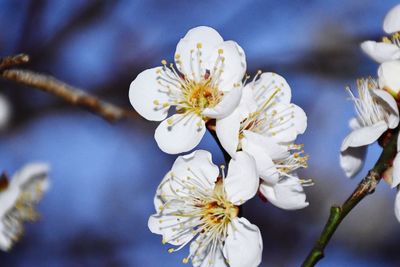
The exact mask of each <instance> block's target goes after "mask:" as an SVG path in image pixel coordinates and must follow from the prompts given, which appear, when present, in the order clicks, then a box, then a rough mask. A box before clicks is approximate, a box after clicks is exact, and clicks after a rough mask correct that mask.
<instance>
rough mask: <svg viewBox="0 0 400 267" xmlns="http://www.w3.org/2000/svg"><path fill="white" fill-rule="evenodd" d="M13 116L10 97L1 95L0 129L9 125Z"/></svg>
mask: <svg viewBox="0 0 400 267" xmlns="http://www.w3.org/2000/svg"><path fill="white" fill-rule="evenodd" d="M10 116H11V107H10V103H9V102H8V99H7V98H5V97H4V96H3V95H0V129H4V128H6V127H7V124H8V122H9V120H10Z"/></svg>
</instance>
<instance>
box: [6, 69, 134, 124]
mask: <svg viewBox="0 0 400 267" xmlns="http://www.w3.org/2000/svg"><path fill="white" fill-rule="evenodd" d="M0 75H1V77H2V78H4V79H6V80H10V81H14V82H17V83H19V84H23V85H27V86H31V87H34V88H37V89H39V90H42V91H45V92H48V93H50V94H53V95H55V96H58V97H60V98H62V99H64V100H65V101H66V102H68V103H70V104H72V105H76V106H80V107H83V108H86V109H88V110H90V111H91V112H93V113H95V114H97V115H99V116H101V117H102V118H104V119H106V120H107V121H109V122H115V121H118V120H121V119H124V118H127V117H134V116H136V113H134V112H133V111H130V110H125V109H123V108H120V107H118V106H116V105H113V104H110V103H107V102H105V101H102V100H100V99H98V98H97V97H95V96H92V95H89V94H87V93H85V92H84V91H83V90H81V89H79V88H76V87H73V86H71V85H68V84H66V83H64V82H62V81H60V80H57V79H56V78H54V77H52V76H50V75H45V74H41V73H37V72H33V71H30V70H21V69H10V70H4V71H3V72H1V74H0Z"/></svg>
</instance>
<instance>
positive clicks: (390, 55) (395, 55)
mask: <svg viewBox="0 0 400 267" xmlns="http://www.w3.org/2000/svg"><path fill="white" fill-rule="evenodd" d="M361 49H362V50H363V51H364V53H365V54H367V55H368V56H369V57H370V58H372V59H373V60H375V61H376V62H378V63H383V62H386V61H391V60H396V59H399V58H400V48H399V47H398V46H397V45H394V44H389V43H383V42H375V41H365V42H363V43H361Z"/></svg>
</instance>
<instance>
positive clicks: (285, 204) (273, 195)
mask: <svg viewBox="0 0 400 267" xmlns="http://www.w3.org/2000/svg"><path fill="white" fill-rule="evenodd" d="M260 192H261V193H262V194H263V195H264V196H265V197H266V198H267V200H268V201H269V202H271V203H272V204H273V205H275V206H276V207H278V208H281V209H285V210H297V209H303V208H305V207H307V206H308V205H309V203H308V202H307V201H306V194H305V193H304V190H303V187H302V185H301V182H300V180H299V179H298V178H294V177H287V178H285V179H284V180H282V181H280V182H278V183H276V184H274V185H269V184H267V183H265V182H262V183H261V184H260Z"/></svg>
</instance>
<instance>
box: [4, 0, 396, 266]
mask: <svg viewBox="0 0 400 267" xmlns="http://www.w3.org/2000/svg"><path fill="white" fill-rule="evenodd" d="M395 4H397V1H375V0H358V1H345V0H342V1H338V0H335V1H333V0H332V1H326V0H324V1H322V0H309V1H289V0H282V1H279V2H278V1H271V0H269V1H261V0H260V1H249V0H246V1H244V0H243V1H207V0H205V1H184V0H181V1H153V0H147V1H89V0H88V1H61V0H60V1H50V0H47V1H45V0H31V1H28V0H18V1H15V0H1V1H0V57H1V56H6V55H10V54H16V53H21V52H24V53H28V54H29V55H30V56H31V62H30V63H29V64H27V65H26V66H23V68H28V69H31V70H35V71H39V72H44V73H48V74H52V75H54V76H55V77H57V78H58V79H61V80H63V81H65V82H67V83H69V84H71V85H75V86H78V87H81V88H83V89H84V90H87V91H88V92H90V93H93V94H96V95H98V96H100V97H102V98H103V99H105V100H107V101H110V102H112V103H115V104H118V105H120V106H123V107H126V108H130V104H129V100H128V88H129V84H130V82H131V81H132V80H133V79H134V78H135V77H136V76H137V74H138V73H139V72H141V71H142V70H144V69H146V68H149V67H153V66H157V65H159V64H160V60H161V59H164V58H165V59H167V60H171V59H172V58H173V54H174V51H175V46H176V44H177V42H178V40H179V38H181V37H182V36H183V35H184V34H185V33H186V32H187V31H188V30H189V29H190V28H192V27H195V26H198V25H209V26H212V27H214V28H215V29H217V30H218V31H219V32H220V34H221V35H222V36H223V37H224V38H225V39H226V40H229V39H232V40H235V41H237V42H238V43H239V44H240V45H241V46H242V47H243V49H244V50H245V52H246V55H247V63H248V66H249V70H248V73H250V74H254V73H255V72H256V71H257V70H258V69H262V70H263V71H274V72H277V73H279V74H281V75H282V76H284V77H285V78H286V79H287V81H288V82H289V84H290V85H291V87H292V94H293V102H294V103H296V104H297V105H299V106H301V107H302V108H303V109H304V110H305V111H306V113H307V115H308V125H309V126H308V129H307V131H306V133H305V134H304V135H303V136H301V137H300V138H299V142H300V143H304V144H305V149H306V152H307V153H308V154H309V155H310V161H309V168H308V169H307V170H306V171H304V172H303V173H302V176H304V177H305V178H312V179H314V181H315V186H313V187H308V188H306V191H307V195H308V199H309V202H310V206H309V207H308V208H306V209H304V210H300V211H284V210H280V209H278V208H275V207H274V206H272V205H270V204H265V203H263V202H261V201H260V200H259V199H258V198H255V199H253V200H252V201H250V202H249V203H247V204H246V205H245V217H247V218H248V219H249V220H250V221H251V222H253V223H254V224H256V225H258V226H259V227H260V228H261V231H262V235H263V240H264V255H263V264H262V266H278V267H280V266H289V267H291V266H299V265H300V264H301V262H302V260H303V259H304V258H305V256H306V254H307V253H308V251H309V250H310V248H311V246H312V245H313V242H314V240H315V239H316V237H317V235H318V234H319V233H320V231H321V229H322V226H323V224H324V223H325V221H326V219H327V216H328V212H329V207H330V206H331V205H332V204H334V203H341V202H342V201H344V200H345V198H347V196H348V195H349V194H350V193H351V191H352V190H353V188H354V187H355V186H356V184H357V183H358V181H359V180H360V178H361V176H362V175H365V174H366V169H367V168H366V169H365V170H364V171H363V172H362V173H361V174H360V175H359V176H358V177H356V178H355V179H353V180H349V179H347V178H346V177H345V176H344V174H343V173H342V171H341V169H340V167H339V162H338V155H339V147H340V143H341V141H342V139H343V138H344V137H345V135H346V134H347V133H348V131H349V130H348V126H347V121H348V119H350V118H351V117H352V116H353V114H354V113H353V105H352V103H351V102H350V101H348V100H347V95H346V92H345V90H344V88H345V86H347V85H349V86H352V87H353V88H354V85H355V79H356V78H357V77H361V76H368V75H375V73H376V70H377V67H378V66H377V64H375V63H374V62H372V60H369V59H368V58H367V57H366V56H365V55H363V54H362V52H361V51H360V49H359V43H360V42H361V41H362V40H366V39H379V38H380V37H381V36H382V35H383V31H382V26H381V25H382V20H383V17H384V15H385V13H386V12H387V11H388V10H389V9H390V8H391V7H392V6H394V5H395ZM0 95H1V96H2V97H3V98H4V99H6V101H8V105H9V108H10V117H9V120H8V123H7V124H6V126H3V128H2V129H1V131H0V137H1V138H0V167H1V170H5V171H7V172H8V173H9V174H12V173H14V171H15V170H17V169H18V168H20V167H21V166H22V165H24V164H26V163H28V162H32V161H45V162H49V163H50V164H51V168H52V169H51V181H52V188H51V190H50V191H49V192H48V193H47V194H46V195H45V197H44V199H43V201H42V202H41V203H40V205H39V207H38V209H39V211H40V213H41V215H42V216H41V220H40V221H39V222H37V223H34V224H27V225H26V231H25V235H24V237H23V238H22V240H21V241H20V242H19V243H18V244H17V245H16V246H15V247H14V249H13V250H12V251H11V252H10V253H3V252H0V266H2V267H3V266H6V267H8V266H38V267H41V266H100V267H102V266H146V267H147V266H148V267H153V266H154V267H157V266H182V265H183V264H182V263H181V259H182V258H183V257H185V256H186V255H187V254H186V253H187V250H185V251H181V252H177V253H174V254H169V253H168V252H167V249H168V246H164V245H162V244H161V237H160V236H157V235H153V234H151V233H150V231H149V230H148V228H147V219H148V217H149V216H150V215H151V214H152V213H154V207H153V196H154V193H155V189H156V187H157V185H158V183H159V181H160V180H161V178H162V176H163V175H164V174H165V173H166V172H167V171H168V170H169V168H170V167H171V165H172V163H173V161H174V160H175V158H176V157H175V156H173V155H166V154H164V153H162V152H161V151H160V150H159V149H158V147H157V145H156V143H155V141H154V139H153V133H154V129H155V127H156V126H157V123H152V122H148V121H145V120H144V119H142V118H140V117H139V116H138V117H137V118H136V119H131V120H126V121H123V122H118V123H115V124H109V123H107V122H106V121H104V120H102V119H101V118H99V117H98V116H96V115H93V114H91V113H89V112H86V111H85V110H82V109H80V108H77V107H74V106H70V105H67V104H65V103H64V102H63V101H62V100H60V99H58V98H55V97H53V96H51V95H48V94H46V93H43V92H40V91H37V90H35V89H31V88H27V87H24V86H20V85H17V84H14V83H10V82H6V81H4V80H1V81H0ZM199 148H203V149H208V150H211V151H212V152H213V154H214V162H216V163H218V164H221V163H222V162H223V158H222V155H221V153H220V152H219V150H218V148H217V146H216V145H215V143H214V141H213V140H212V138H211V137H210V136H206V138H204V139H203V141H202V143H201V144H200V146H199ZM378 155H379V147H378V146H376V145H375V146H373V147H372V148H371V149H370V150H369V153H368V160H367V164H366V166H367V167H368V166H372V164H373V163H374V161H375V160H376V159H377V157H378ZM394 195H395V192H394V191H393V190H390V188H389V186H387V185H386V184H385V183H381V184H380V185H379V187H378V189H377V190H376V193H375V194H373V195H371V196H369V197H367V199H365V200H364V201H363V202H362V203H361V204H360V205H359V206H358V207H357V208H356V209H355V210H354V211H353V212H352V213H351V214H350V216H349V217H348V218H347V219H346V220H345V221H344V223H343V224H342V226H341V227H340V228H339V230H338V232H337V233H336V235H335V236H334V238H333V240H332V242H331V243H330V244H329V246H328V248H327V251H326V258H325V259H324V260H322V261H321V262H320V264H319V265H318V266H325V267H327V266H383V267H389V266H400V253H399V252H398V246H399V245H400V224H399V223H398V222H397V221H396V219H395V217H394V212H393V201H394ZM0 205H1V203H0ZM243 253H245V252H243Z"/></svg>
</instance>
